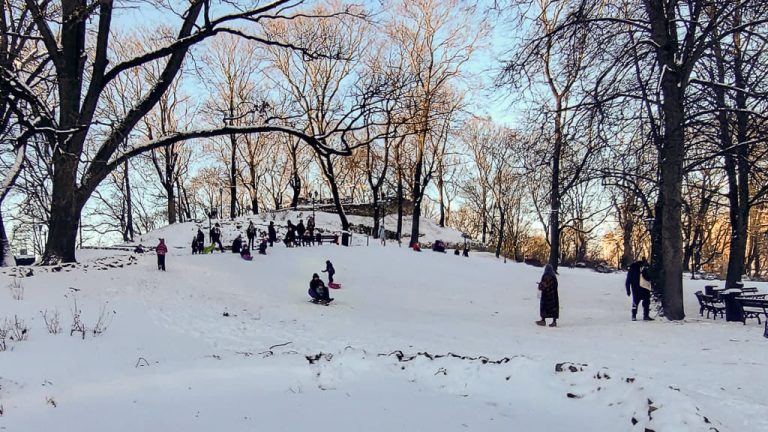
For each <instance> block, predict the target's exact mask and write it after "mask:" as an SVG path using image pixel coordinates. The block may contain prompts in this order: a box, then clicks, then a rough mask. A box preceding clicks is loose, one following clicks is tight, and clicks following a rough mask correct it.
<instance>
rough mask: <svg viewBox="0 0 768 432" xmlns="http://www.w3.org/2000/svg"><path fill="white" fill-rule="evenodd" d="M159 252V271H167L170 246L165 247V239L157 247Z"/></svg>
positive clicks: (156, 249)
mask: <svg viewBox="0 0 768 432" xmlns="http://www.w3.org/2000/svg"><path fill="white" fill-rule="evenodd" d="M155 252H157V269H158V270H162V271H165V254H167V253H168V246H166V245H165V239H160V243H158V244H157V246H155Z"/></svg>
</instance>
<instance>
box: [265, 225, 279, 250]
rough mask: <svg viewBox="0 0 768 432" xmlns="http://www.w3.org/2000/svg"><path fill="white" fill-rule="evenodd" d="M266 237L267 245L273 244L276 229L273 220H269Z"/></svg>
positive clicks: (275, 239)
mask: <svg viewBox="0 0 768 432" xmlns="http://www.w3.org/2000/svg"><path fill="white" fill-rule="evenodd" d="M267 237H268V238H269V247H272V246H274V245H275V242H276V241H277V230H275V223H274V222H269V227H267Z"/></svg>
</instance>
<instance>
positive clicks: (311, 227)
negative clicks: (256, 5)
mask: <svg viewBox="0 0 768 432" xmlns="http://www.w3.org/2000/svg"><path fill="white" fill-rule="evenodd" d="M307 233H308V234H309V242H310V244H311V245H312V246H314V244H315V218H314V217H312V216H310V217H309V218H308V219H307Z"/></svg>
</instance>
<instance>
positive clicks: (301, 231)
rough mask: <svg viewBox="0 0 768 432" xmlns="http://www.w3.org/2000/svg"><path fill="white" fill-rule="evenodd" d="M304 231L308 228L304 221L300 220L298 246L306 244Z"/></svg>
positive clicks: (297, 230)
mask: <svg viewBox="0 0 768 432" xmlns="http://www.w3.org/2000/svg"><path fill="white" fill-rule="evenodd" d="M304 231H306V228H304V221H303V220H299V224H298V225H296V245H297V246H304Z"/></svg>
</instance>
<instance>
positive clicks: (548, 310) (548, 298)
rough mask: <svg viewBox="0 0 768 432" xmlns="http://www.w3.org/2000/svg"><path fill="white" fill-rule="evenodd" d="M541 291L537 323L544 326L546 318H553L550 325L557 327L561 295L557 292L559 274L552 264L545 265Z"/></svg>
mask: <svg viewBox="0 0 768 432" xmlns="http://www.w3.org/2000/svg"><path fill="white" fill-rule="evenodd" d="M539 291H541V301H540V302H539V315H540V316H541V320H540V321H536V324H538V325H540V326H544V325H546V324H547V321H546V319H547V318H552V324H550V325H549V326H550V327H557V319H558V318H559V317H560V296H558V294H557V275H556V274H555V269H554V268H552V265H551V264H547V266H546V267H544V274H543V275H542V276H541V282H539Z"/></svg>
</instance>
